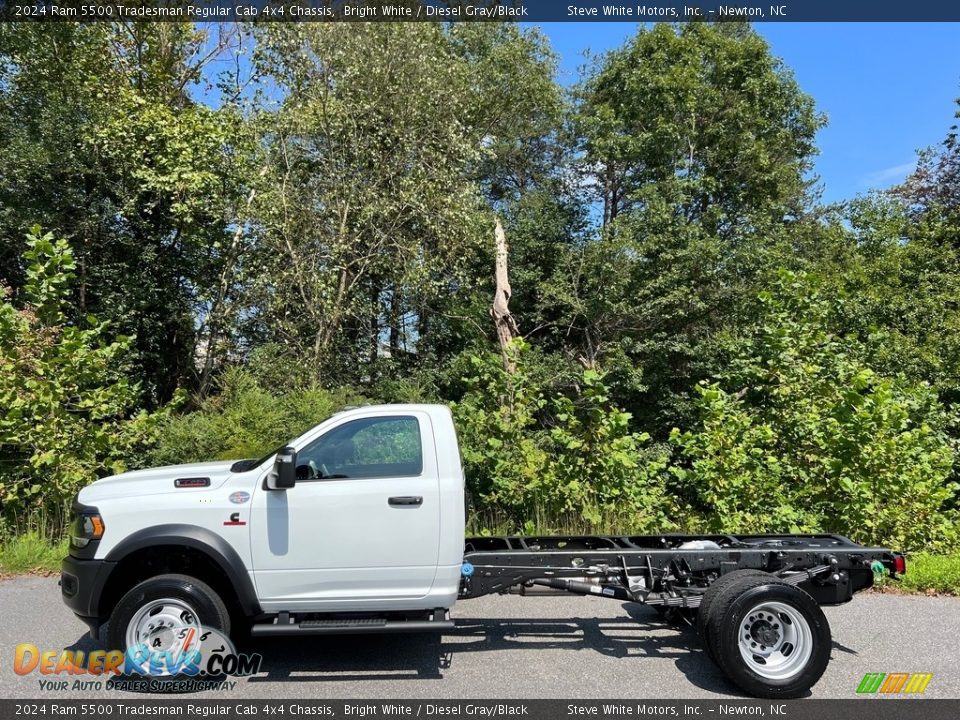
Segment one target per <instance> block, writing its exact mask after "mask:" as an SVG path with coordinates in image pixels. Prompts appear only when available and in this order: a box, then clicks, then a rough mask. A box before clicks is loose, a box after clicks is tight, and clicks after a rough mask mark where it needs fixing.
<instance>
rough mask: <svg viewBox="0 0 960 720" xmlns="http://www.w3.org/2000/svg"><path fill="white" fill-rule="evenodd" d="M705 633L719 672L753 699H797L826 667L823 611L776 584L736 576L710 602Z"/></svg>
mask: <svg viewBox="0 0 960 720" xmlns="http://www.w3.org/2000/svg"><path fill="white" fill-rule="evenodd" d="M707 633H708V636H709V638H710V644H711V647H712V648H713V653H714V655H715V659H716V661H717V664H718V665H719V666H720V669H721V670H723V672H724V673H725V674H726V675H727V677H728V678H730V680H731V681H733V683H734V684H736V685H737V686H738V687H740V688H741V689H743V690H745V691H746V692H748V693H749V694H750V695H753V696H754V697H762V698H771V699H778V698H784V699H786V698H796V697H800V696H802V695H804V694H805V693H806V692H807V691H808V690H809V689H810V688H811V687H813V685H814V684H816V682H817V681H818V680H819V679H820V677H821V676H822V675H823V673H824V671H825V670H826V669H827V664H828V663H829V662H830V649H831V637H830V625H829V623H828V622H827V618H826V616H825V615H824V614H823V610H821V609H820V606H819V605H818V604H817V601H816V600H814V599H813V598H812V597H810V595H808V594H807V593H806V592H804V591H803V590H801V589H800V588H798V587H795V586H793V585H788V584H786V583H784V582H781V581H778V580H774V581H773V582H771V581H770V580H769V579H766V578H758V577H740V578H738V579H737V580H736V581H735V582H734V583H733V584H731V585H728V586H727V587H726V589H725V590H724V591H723V592H722V593H721V595H720V596H719V597H717V598H716V599H715V600H714V604H713V606H712V609H711V612H710V617H709V619H708V624H707Z"/></svg>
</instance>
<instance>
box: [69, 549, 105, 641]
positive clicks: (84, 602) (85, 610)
mask: <svg viewBox="0 0 960 720" xmlns="http://www.w3.org/2000/svg"><path fill="white" fill-rule="evenodd" d="M116 566H117V563H115V562H107V561H106V560H81V559H79V558H75V557H73V556H67V557H66V558H64V560H63V564H62V565H61V568H60V592H61V594H62V596H63V602H64V604H65V605H66V606H67V607H68V608H70V609H71V610H73V612H74V614H75V615H76V616H77V617H78V618H80V619H81V620H83V622H85V623H86V624H87V627H89V628H90V634H91V636H92V637H94V638H96V636H97V633H98V631H99V629H100V626H101V625H102V624H103V620H104V618H101V616H100V598H101V596H102V595H103V589H104V588H105V587H106V585H107V579H108V578H109V577H110V574H111V573H112V572H113V569H114V568H115V567H116Z"/></svg>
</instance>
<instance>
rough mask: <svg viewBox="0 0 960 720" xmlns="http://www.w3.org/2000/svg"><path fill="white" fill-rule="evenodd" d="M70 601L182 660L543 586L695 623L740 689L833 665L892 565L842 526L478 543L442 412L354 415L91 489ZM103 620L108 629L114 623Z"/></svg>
mask: <svg viewBox="0 0 960 720" xmlns="http://www.w3.org/2000/svg"><path fill="white" fill-rule="evenodd" d="M74 510H75V516H74V519H73V523H72V525H71V533H70V534H71V541H70V542H71V545H70V555H69V557H67V558H66V559H65V560H64V561H63V569H62V574H61V588H62V593H63V599H64V602H65V603H66V604H67V605H68V606H69V607H70V608H71V609H72V610H73V611H74V612H75V613H76V614H77V615H78V616H79V617H80V618H81V619H82V620H84V622H86V623H87V625H88V626H89V627H90V629H91V633H92V634H93V635H94V636H96V635H97V634H98V633H99V631H100V628H101V626H103V625H105V624H106V626H107V632H106V635H107V638H106V639H107V641H108V643H109V646H110V647H111V648H117V649H123V648H127V647H133V646H135V645H137V644H140V643H147V644H148V646H149V647H151V648H159V649H162V650H170V651H172V652H175V651H176V650H177V643H178V642H179V640H178V639H177V638H178V637H183V635H184V633H183V632H180V631H179V630H182V628H183V627H191V626H196V627H212V628H216V629H218V630H220V631H222V632H223V633H226V634H230V633H231V631H232V632H233V633H234V634H237V633H239V632H241V631H242V632H244V633H246V632H249V633H250V634H252V635H253V636H254V637H257V636H267V635H316V634H326V633H331V634H336V633H382V632H411V631H412V632H418V631H444V630H449V629H451V628H452V627H453V622H452V621H451V620H450V614H449V611H450V608H452V607H453V605H454V603H455V602H456V601H457V600H458V599H467V598H474V597H479V596H481V595H486V594H489V593H508V592H522V593H527V592H531V591H534V590H543V589H548V590H546V591H548V592H549V589H552V590H553V591H554V592H570V593H577V594H582V595H593V596H596V597H606V598H612V599H614V600H619V601H626V602H635V603H642V604H645V605H650V606H652V607H654V608H655V609H656V610H657V611H658V612H660V613H661V614H662V615H663V616H664V618H665V619H666V620H674V621H686V622H690V623H692V624H695V625H696V626H697V629H698V631H699V634H700V637H701V638H702V641H703V643H704V645H705V647H706V650H707V653H708V654H709V656H710V657H711V659H712V660H714V661H715V662H716V663H717V664H718V665H719V666H720V667H721V668H722V669H723V671H724V672H725V673H726V674H727V675H728V676H729V677H730V679H731V680H732V681H733V682H734V683H736V684H737V685H739V686H740V687H741V688H743V689H744V690H746V691H747V692H749V693H751V694H753V695H756V696H762V697H781V698H787V697H795V696H797V695H801V694H803V693H804V692H806V690H807V689H808V688H809V687H811V686H812V685H813V684H814V683H815V682H816V681H817V680H818V679H819V678H820V676H821V675H822V673H823V672H824V670H825V669H826V665H827V662H828V661H829V658H830V650H831V638H830V629H829V626H828V624H827V620H826V618H825V617H824V614H823V612H822V610H821V609H820V606H821V605H836V604H841V603H845V602H847V601H848V600H850V599H851V598H852V597H853V594H854V593H855V592H857V591H858V590H863V589H864V588H867V587H869V586H870V585H871V584H872V583H873V575H874V571H875V570H879V569H880V568H879V565H880V564H882V565H883V566H884V567H885V568H886V569H887V570H888V571H889V572H891V573H892V574H894V575H895V574H897V573H902V572H904V569H905V568H904V561H903V557H902V556H901V555H899V554H896V553H893V552H891V551H890V550H886V549H883V548H869V547H862V546H860V545H858V544H856V543H854V542H851V541H850V540H847V539H846V538H843V537H840V536H836V535H736V536H734V535H655V536H639V537H638V536H627V535H623V536H604V537H597V536H589V537H539V538H533V537H479V538H467V539H466V541H465V540H464V522H465V491H464V475H463V469H462V467H461V464H460V455H459V450H458V447H457V437H456V432H455V430H454V425H453V418H452V416H451V414H450V411H449V410H448V409H447V408H446V407H443V406H436V405H384V406H371V407H362V408H354V409H349V410H345V411H344V412H340V413H338V414H336V415H334V416H333V417H331V418H329V419H328V420H326V421H325V422H323V423H321V424H320V425H318V426H316V427H315V428H313V429H311V430H309V431H308V432H306V433H305V434H303V435H301V436H300V437H298V438H296V439H294V440H292V441H291V442H290V443H289V444H288V445H287V446H286V447H283V448H281V449H279V450H277V451H274V452H272V453H270V454H269V455H267V456H265V457H263V458H260V459H259V460H241V461H238V462H212V463H201V464H195V465H179V466H172V467H161V468H154V469H149V470H138V471H134V472H128V473H123V474H121V475H116V476H114V477H108V478H105V479H103V480H100V481H98V482H95V483H93V484H92V485H90V486H89V487H86V488H84V489H83V490H82V491H81V492H80V494H79V496H78V498H77V502H76V505H75V508H74ZM108 621H109V622H108Z"/></svg>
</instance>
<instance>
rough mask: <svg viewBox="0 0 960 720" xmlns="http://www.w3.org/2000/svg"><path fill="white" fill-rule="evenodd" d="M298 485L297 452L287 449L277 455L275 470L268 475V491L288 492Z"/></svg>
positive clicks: (274, 464) (274, 463)
mask: <svg viewBox="0 0 960 720" xmlns="http://www.w3.org/2000/svg"><path fill="white" fill-rule="evenodd" d="M296 484H297V451H296V448H292V447H285V448H283V449H282V450H281V451H280V452H278V453H277V459H276V460H274V461H273V470H271V471H270V472H269V473H268V474H267V489H268V490H287V489H288V488H292V487H293V486H294V485H296Z"/></svg>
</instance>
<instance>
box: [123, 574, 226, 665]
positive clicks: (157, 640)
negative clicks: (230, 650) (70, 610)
mask: <svg viewBox="0 0 960 720" xmlns="http://www.w3.org/2000/svg"><path fill="white" fill-rule="evenodd" d="M203 629H213V630H219V631H220V632H221V633H223V634H224V635H226V636H229V633H230V614H229V612H227V608H226V606H225V605H224V603H223V600H221V599H220V596H219V595H217V593H216V592H215V591H214V590H213V588H211V587H210V586H209V585H207V584H206V583H204V582H202V581H200V580H197V579H196V578H193V577H190V576H188V575H173V574H171V575H158V576H157V577H153V578H150V579H148V580H144V581H143V582H142V583H140V584H138V585H136V586H135V587H134V588H132V589H131V590H130V591H129V592H128V593H127V594H126V595H124V596H123V597H122V598H121V599H120V602H118V603H117V606H116V607H115V608H114V610H113V613H112V614H111V616H110V623H109V626H108V628H107V636H108V638H107V639H108V641H109V643H110V647H111V648H117V649H121V650H124V651H126V650H127V649H129V648H135V647H138V646H145V647H146V648H147V649H149V650H150V651H155V652H161V653H163V652H166V653H171V654H173V655H176V654H177V653H179V652H181V651H182V650H184V643H185V642H186V643H191V642H192V641H193V640H194V638H195V636H196V635H195V633H191V630H193V631H197V632H199V631H201V630H203Z"/></svg>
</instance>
